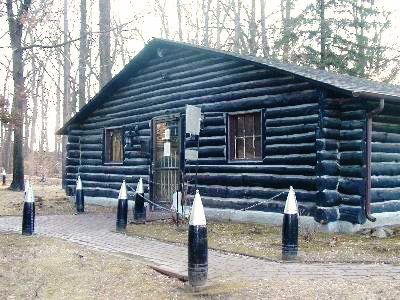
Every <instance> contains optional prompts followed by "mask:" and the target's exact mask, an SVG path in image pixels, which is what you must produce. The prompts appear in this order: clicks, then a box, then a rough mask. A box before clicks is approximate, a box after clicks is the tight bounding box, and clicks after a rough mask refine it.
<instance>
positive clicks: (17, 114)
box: [6, 0, 31, 191]
mask: <svg viewBox="0 0 400 300" xmlns="http://www.w3.org/2000/svg"><path fill="white" fill-rule="evenodd" d="M18 4H19V5H18V6H17V11H16V12H15V11H14V3H13V1H12V0H7V1H6V7H7V18H8V27H9V35H10V41H11V48H12V49H13V52H12V60H13V78H14V99H13V105H12V124H13V133H14V150H13V180H12V182H11V188H12V189H13V190H15V191H20V190H24V185H25V183H24V156H23V149H22V140H23V136H22V135H23V120H24V118H23V113H24V107H25V106H26V94H25V78H24V60H23V49H22V32H23V29H24V23H25V19H26V16H27V14H28V11H29V8H30V6H31V0H20V1H18Z"/></svg>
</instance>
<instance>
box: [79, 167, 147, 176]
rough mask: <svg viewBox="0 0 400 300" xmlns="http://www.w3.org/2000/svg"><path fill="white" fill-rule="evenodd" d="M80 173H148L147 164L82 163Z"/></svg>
mask: <svg viewBox="0 0 400 300" xmlns="http://www.w3.org/2000/svg"><path fill="white" fill-rule="evenodd" d="M79 170H80V172H82V173H95V174H97V173H99V174H103V173H105V174H116V175H129V176H131V175H132V176H133V175H143V176H145V175H148V166H118V167H116V166H107V165H100V166H89V165H82V166H81V167H80V169H79Z"/></svg>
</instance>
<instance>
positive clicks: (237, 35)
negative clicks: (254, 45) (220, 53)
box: [232, 0, 242, 53]
mask: <svg viewBox="0 0 400 300" xmlns="http://www.w3.org/2000/svg"><path fill="white" fill-rule="evenodd" d="M235 2H236V0H232V8H233V11H234V13H235V39H234V41H233V51H234V52H236V53H239V52H240V35H241V26H240V18H241V17H240V11H241V8H242V1H241V0H237V5H235ZM235 6H236V8H235Z"/></svg>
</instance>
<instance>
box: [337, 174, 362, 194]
mask: <svg viewBox="0 0 400 300" xmlns="http://www.w3.org/2000/svg"><path fill="white" fill-rule="evenodd" d="M337 189H338V192H339V193H342V194H347V195H361V196H363V195H364V194H365V180H364V179H363V178H340V179H339V185H338V187H337Z"/></svg>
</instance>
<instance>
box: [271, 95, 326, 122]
mask: <svg viewBox="0 0 400 300" xmlns="http://www.w3.org/2000/svg"><path fill="white" fill-rule="evenodd" d="M318 110H319V106H318V103H316V99H315V102H314V103H306V104H296V105H290V106H282V107H271V108H268V109H267V110H266V112H265V115H266V119H267V120H268V119H277V118H279V119H281V118H289V117H304V116H306V115H315V114H318Z"/></svg>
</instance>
